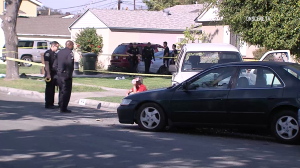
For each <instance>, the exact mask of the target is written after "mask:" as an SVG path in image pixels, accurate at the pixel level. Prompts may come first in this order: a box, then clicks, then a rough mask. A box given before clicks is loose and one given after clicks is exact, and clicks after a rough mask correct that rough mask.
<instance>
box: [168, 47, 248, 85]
mask: <svg viewBox="0 0 300 168" xmlns="http://www.w3.org/2000/svg"><path fill="white" fill-rule="evenodd" d="M229 62H243V59H242V56H241V54H240V52H239V51H238V49H237V48H236V47H234V46H233V45H230V44H225V43H192V44H186V45H184V46H183V47H182V49H181V51H180V53H179V55H178V58H177V60H176V64H175V65H170V66H169V71H170V72H171V73H172V85H173V84H178V83H181V82H183V81H185V80H186V79H188V78H190V77H192V76H194V75H195V74H197V73H199V72H201V71H203V70H204V69H206V68H209V67H211V66H213V65H216V64H221V63H229Z"/></svg>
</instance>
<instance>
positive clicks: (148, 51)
mask: <svg viewBox="0 0 300 168" xmlns="http://www.w3.org/2000/svg"><path fill="white" fill-rule="evenodd" d="M142 57H143V60H144V62H145V73H149V68H150V65H151V60H152V58H153V60H154V61H155V58H154V50H153V48H152V47H148V46H146V47H144V49H143V54H142Z"/></svg>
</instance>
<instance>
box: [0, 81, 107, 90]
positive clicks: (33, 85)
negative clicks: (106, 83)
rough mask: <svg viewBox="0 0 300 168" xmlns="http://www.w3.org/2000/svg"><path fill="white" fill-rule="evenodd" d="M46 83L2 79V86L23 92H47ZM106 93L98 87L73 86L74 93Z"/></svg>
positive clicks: (0, 82) (0, 83) (0, 84)
mask: <svg viewBox="0 0 300 168" xmlns="http://www.w3.org/2000/svg"><path fill="white" fill-rule="evenodd" d="M45 85H46V84H45V81H43V80H42V81H40V80H37V79H19V80H4V79H0V86H3V87H10V88H16V89H23V90H31V91H37V92H40V93H44V92H45ZM101 91H104V90H103V89H101V88H98V87H87V86H73V87H72V92H101Z"/></svg>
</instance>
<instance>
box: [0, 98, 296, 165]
mask: <svg viewBox="0 0 300 168" xmlns="http://www.w3.org/2000/svg"><path fill="white" fill-rule="evenodd" d="M70 109H72V110H73V111H74V112H73V113H71V114H61V113H58V112H57V111H55V110H54V111H53V110H45V109H44V108H43V103H36V102H17V101H14V102H11V101H0V144H1V145H0V167H22V168H24V167H28V168H29V167H30V168H35V167H37V168H41V167H45V168H60V167H61V168H69V167H78V168H105V167H114V168H115V167H132V168H156V167H157V168H161V167H180V168H181V167H192V168H193V167H210V168H226V167H242V168H244V167H265V168H268V167H270V168H275V167H278V168H282V167H283V165H284V167H297V166H298V167H300V166H299V164H300V159H299V158H300V157H299V156H300V148H299V147H298V146H290V145H282V144H277V143H272V142H266V141H252V140H249V139H242V140H241V139H239V138H231V136H229V137H228V136H226V135H225V137H223V136H220V135H219V134H213V133H210V134H208V135H209V136H203V135H205V133H204V134H203V133H201V131H200V132H199V130H197V131H195V132H194V131H191V130H189V131H187V132H186V131H184V130H181V129H178V130H173V131H170V132H165V133H152V132H143V131H140V130H139V129H138V127H137V126H135V125H134V126H126V125H125V126H124V125H119V124H111V123H109V122H106V121H111V120H112V119H114V121H115V120H116V119H115V118H116V114H115V113H111V112H105V111H101V110H95V109H90V108H86V107H71V108H70ZM96 118H101V119H102V120H103V122H96V121H95V119H96ZM84 119H85V120H84ZM74 120H79V121H80V122H73V121H74Z"/></svg>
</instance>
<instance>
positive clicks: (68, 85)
mask: <svg viewBox="0 0 300 168" xmlns="http://www.w3.org/2000/svg"><path fill="white" fill-rule="evenodd" d="M58 81H59V82H58V84H59V106H60V110H61V111H66V110H67V108H68V104H69V102H70V97H71V92H72V78H70V77H69V76H68V74H67V73H60V74H58Z"/></svg>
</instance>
